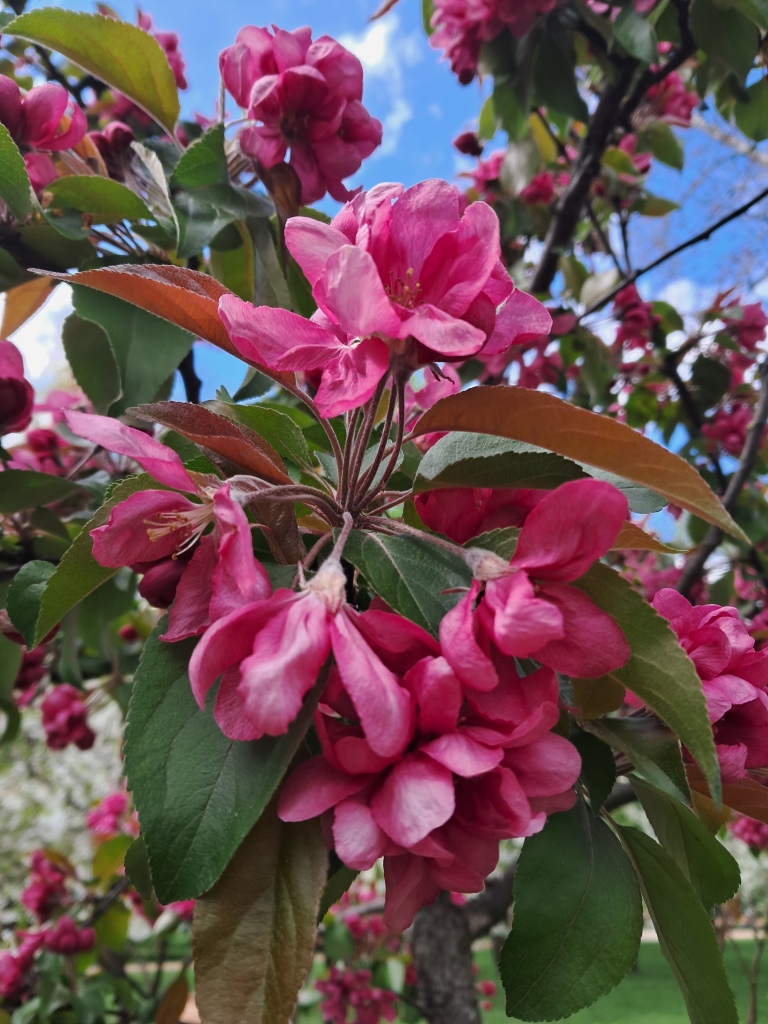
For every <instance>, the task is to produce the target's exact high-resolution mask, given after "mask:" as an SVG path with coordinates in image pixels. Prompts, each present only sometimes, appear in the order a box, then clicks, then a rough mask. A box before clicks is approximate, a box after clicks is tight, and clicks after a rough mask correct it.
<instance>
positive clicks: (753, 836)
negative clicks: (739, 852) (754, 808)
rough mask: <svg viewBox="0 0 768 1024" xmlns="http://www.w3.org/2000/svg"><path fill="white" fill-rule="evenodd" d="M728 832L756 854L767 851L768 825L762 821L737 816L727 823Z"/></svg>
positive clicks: (742, 815)
mask: <svg viewBox="0 0 768 1024" xmlns="http://www.w3.org/2000/svg"><path fill="white" fill-rule="evenodd" d="M728 831H729V832H730V833H731V835H733V836H736V838H737V839H740V840H741V841H742V843H746V844H747V846H751V847H752V849H753V850H754V851H756V852H757V851H762V850H768V825H766V823H765V822H764V821H756V820H755V818H748V817H747V816H746V815H744V814H739V815H738V817H736V818H734V819H733V820H732V821H730V822H728Z"/></svg>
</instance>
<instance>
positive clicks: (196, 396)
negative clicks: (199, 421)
mask: <svg viewBox="0 0 768 1024" xmlns="http://www.w3.org/2000/svg"><path fill="white" fill-rule="evenodd" d="M179 376H180V377H181V381H182V383H183V385H184V393H185V395H186V396H187V401H188V402H192V403H194V404H195V405H199V404H200V388H201V386H202V383H203V382H202V381H201V380H200V378H199V377H198V376H197V372H196V371H195V354H194V349H190V350H189V352H187V354H186V355H185V356H184V358H183V359H182V360H181V362H180V363H179Z"/></svg>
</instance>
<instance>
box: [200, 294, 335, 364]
mask: <svg viewBox="0 0 768 1024" xmlns="http://www.w3.org/2000/svg"><path fill="white" fill-rule="evenodd" d="M219 315H220V316H221V319H222V321H223V323H224V326H225V328H226V330H227V334H229V337H230V339H231V341H232V344H233V345H234V346H235V348H236V349H237V351H238V352H239V353H240V355H241V356H242V357H243V358H244V359H245V360H246V361H247V362H250V363H257V364H260V365H261V366H266V367H268V368H269V369H271V370H315V369H319V368H320V367H323V366H325V365H326V364H327V363H328V362H329V361H330V360H331V359H333V357H334V356H335V355H336V353H337V350H338V349H339V348H341V347H342V345H341V342H340V341H339V339H338V338H337V337H336V335H335V334H333V333H332V332H331V331H329V330H326V328H325V327H321V326H320V325H319V324H316V323H314V322H313V321H312V320H306V319H305V318H304V317H303V316H299V315H298V314H297V313H291V312H290V311H289V310H287V309H273V308H272V307H271V306H252V305H251V304H250V302H243V300H242V299H238V298H237V296H235V295H223V296H222V297H221V299H219Z"/></svg>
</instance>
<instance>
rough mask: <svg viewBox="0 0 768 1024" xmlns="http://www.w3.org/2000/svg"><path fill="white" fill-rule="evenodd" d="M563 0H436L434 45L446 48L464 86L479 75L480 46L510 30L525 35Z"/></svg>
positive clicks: (432, 43) (432, 37) (437, 48)
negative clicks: (537, 19)
mask: <svg viewBox="0 0 768 1024" xmlns="http://www.w3.org/2000/svg"><path fill="white" fill-rule="evenodd" d="M560 2H561V0H436V2H435V12H434V14H433V15H432V26H433V28H434V29H435V31H434V32H433V33H432V35H431V37H430V40H429V42H430V45H431V46H433V47H434V48H435V49H436V50H444V51H445V55H446V57H448V59H449V60H450V62H451V70H452V71H453V72H454V73H455V74H456V75H458V77H459V81H460V82H461V83H462V85H467V84H468V83H469V82H471V81H472V79H473V78H474V77H475V74H476V72H477V62H478V59H479V57H480V47H481V46H482V44H483V43H484V42H489V41H490V40H491V39H495V38H496V36H498V35H500V34H501V32H503V31H504V29H505V28H506V29H509V31H510V32H511V33H512V35H513V36H523V35H525V33H526V32H527V31H528V29H529V28H530V27H531V25H532V24H533V23H534V21H535V20H536V18H538V17H540V16H541V15H542V14H548V13H549V12H550V11H553V10H554V9H555V7H557V5H558V3H560Z"/></svg>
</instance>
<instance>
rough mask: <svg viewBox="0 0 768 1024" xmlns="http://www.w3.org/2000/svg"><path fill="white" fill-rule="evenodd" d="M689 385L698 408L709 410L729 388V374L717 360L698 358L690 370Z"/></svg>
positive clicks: (726, 368) (706, 357)
mask: <svg viewBox="0 0 768 1024" xmlns="http://www.w3.org/2000/svg"><path fill="white" fill-rule="evenodd" d="M691 384H692V385H693V387H694V388H695V391H696V394H695V397H696V401H697V404H698V405H699V407H700V408H701V409H702V410H705V409H711V408H712V407H713V406H714V405H717V403H718V402H719V401H720V400H721V399H722V397H723V395H725V393H726V391H727V390H728V389H729V387H730V386H731V372H730V370H729V369H728V367H727V366H725V365H724V364H723V363H722V362H720V360H719V359H710V358H709V357H708V356H699V357H698V359H697V360H696V362H695V363H694V364H693V367H692V369H691Z"/></svg>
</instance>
